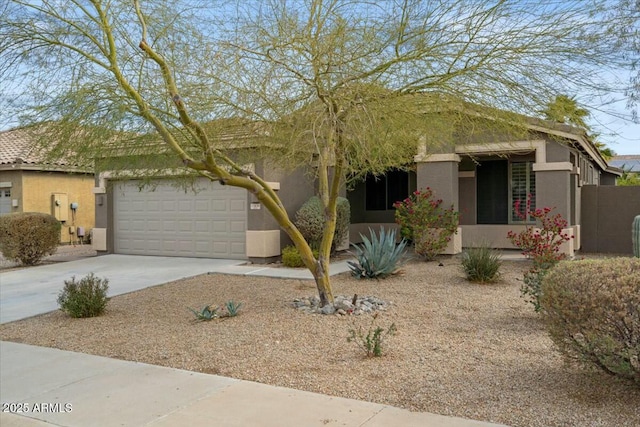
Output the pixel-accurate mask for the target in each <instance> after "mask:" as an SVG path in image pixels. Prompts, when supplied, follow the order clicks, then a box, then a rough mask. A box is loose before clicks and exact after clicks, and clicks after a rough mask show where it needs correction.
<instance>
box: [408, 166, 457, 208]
mask: <svg viewBox="0 0 640 427" xmlns="http://www.w3.org/2000/svg"><path fill="white" fill-rule="evenodd" d="M415 162H416V183H417V186H418V190H420V189H423V188H425V187H431V189H432V190H433V191H434V192H435V195H436V197H437V198H438V199H442V205H443V206H445V207H447V208H448V207H449V206H451V205H453V207H454V209H455V210H458V163H459V162H460V156H458V155H457V154H431V155H418V156H415Z"/></svg>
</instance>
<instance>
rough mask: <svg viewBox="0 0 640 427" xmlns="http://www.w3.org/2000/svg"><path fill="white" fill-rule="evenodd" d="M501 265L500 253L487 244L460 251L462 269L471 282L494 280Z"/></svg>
mask: <svg viewBox="0 0 640 427" xmlns="http://www.w3.org/2000/svg"><path fill="white" fill-rule="evenodd" d="M501 265H502V261H500V254H498V253H497V252H496V251H494V250H493V249H491V247H489V246H488V245H482V246H479V247H477V248H469V249H465V251H464V252H463V253H462V269H463V270H464V272H465V274H466V275H467V280H470V281H472V282H479V283H489V282H495V281H496V280H497V279H498V276H499V273H500V266H501Z"/></svg>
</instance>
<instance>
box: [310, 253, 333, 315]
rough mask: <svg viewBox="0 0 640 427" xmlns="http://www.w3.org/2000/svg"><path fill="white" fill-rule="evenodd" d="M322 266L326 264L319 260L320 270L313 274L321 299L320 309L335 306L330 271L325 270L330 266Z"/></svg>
mask: <svg viewBox="0 0 640 427" xmlns="http://www.w3.org/2000/svg"><path fill="white" fill-rule="evenodd" d="M322 264H324V263H322V262H321V261H320V260H318V268H317V269H316V271H315V272H314V274H313V278H314V280H315V281H316V287H317V288H318V296H319V297H320V307H324V306H325V305H327V304H333V291H332V290H331V282H330V276H329V271H328V269H325V268H326V267H328V266H322Z"/></svg>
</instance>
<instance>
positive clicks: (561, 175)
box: [533, 162, 580, 256]
mask: <svg viewBox="0 0 640 427" xmlns="http://www.w3.org/2000/svg"><path fill="white" fill-rule="evenodd" d="M572 170H573V165H572V164H571V163H569V162H550V163H542V164H540V163H535V164H534V165H533V171H534V172H535V174H536V208H544V207H549V208H553V211H552V212H551V213H552V215H555V214H560V215H562V217H563V218H564V219H566V220H567V221H568V222H569V226H568V228H567V229H566V231H567V232H568V233H570V234H572V235H574V239H572V240H570V241H569V242H567V243H565V244H564V245H563V247H561V249H560V250H561V251H562V252H564V253H566V254H568V255H569V256H573V252H574V248H575V247H576V246H578V245H576V243H578V244H579V242H580V230H579V228H577V227H575V226H574V227H572V226H571V218H572V212H571V196H572V193H573V192H572V191H571V190H572V189H571V172H572Z"/></svg>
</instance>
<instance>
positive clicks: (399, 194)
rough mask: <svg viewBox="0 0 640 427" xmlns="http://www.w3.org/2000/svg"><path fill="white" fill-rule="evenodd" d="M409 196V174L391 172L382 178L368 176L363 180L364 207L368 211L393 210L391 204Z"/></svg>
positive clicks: (397, 171)
mask: <svg viewBox="0 0 640 427" xmlns="http://www.w3.org/2000/svg"><path fill="white" fill-rule="evenodd" d="M408 196H409V173H408V172H406V171H402V170H391V171H389V172H387V173H386V174H385V175H383V176H373V175H368V176H367V178H366V180H365V206H366V210H368V211H384V210H390V209H393V204H394V203H395V202H397V201H399V200H404V199H405V198H407V197H408Z"/></svg>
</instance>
